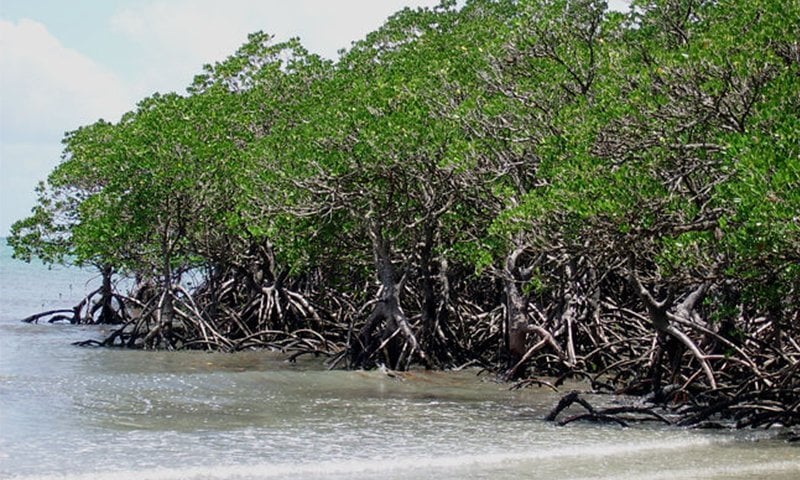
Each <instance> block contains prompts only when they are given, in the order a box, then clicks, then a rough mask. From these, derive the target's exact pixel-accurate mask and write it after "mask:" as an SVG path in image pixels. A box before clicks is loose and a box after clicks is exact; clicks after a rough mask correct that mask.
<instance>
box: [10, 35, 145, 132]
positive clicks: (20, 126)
mask: <svg viewBox="0 0 800 480" xmlns="http://www.w3.org/2000/svg"><path fill="white" fill-rule="evenodd" d="M0 39H1V41H2V44H3V48H2V49H0V72H2V73H0V84H1V88H2V95H3V98H2V105H1V106H0V122H1V123H0V124H1V125H2V127H1V129H2V133H1V134H0V135H2V137H0V138H2V140H3V141H4V142H5V141H7V140H10V139H14V141H23V140H24V141H28V142H30V141H34V140H44V139H50V140H52V138H53V136H54V135H55V136H56V138H60V136H61V134H62V133H63V131H64V130H69V129H73V128H76V127H78V126H80V125H82V124H86V123H90V122H94V121H95V120H97V119H98V118H100V117H106V118H109V119H112V120H116V117H119V115H120V114H122V113H123V112H124V111H125V110H127V109H129V108H130V107H131V106H132V105H131V100H130V99H129V98H128V96H127V94H126V91H125V88H124V86H123V84H122V82H121V81H120V80H119V79H118V78H117V77H115V76H114V75H113V74H112V73H111V72H109V71H108V70H105V69H104V68H103V67H101V66H100V65H98V64H97V63H95V62H94V61H92V60H91V59H90V58H88V57H86V56H84V55H82V54H81V53H79V52H77V51H75V50H71V49H68V48H66V47H64V46H63V45H62V44H61V43H60V42H59V41H58V39H56V38H55V37H53V36H52V35H51V34H50V32H48V30H47V28H46V27H45V26H44V25H42V24H41V23H38V22H35V21H32V20H21V21H19V22H18V23H13V22H9V21H6V20H0Z"/></svg>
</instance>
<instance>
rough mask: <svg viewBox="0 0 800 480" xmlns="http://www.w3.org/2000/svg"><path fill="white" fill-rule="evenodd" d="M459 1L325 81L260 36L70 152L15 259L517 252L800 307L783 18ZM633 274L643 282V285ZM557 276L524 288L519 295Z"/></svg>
mask: <svg viewBox="0 0 800 480" xmlns="http://www.w3.org/2000/svg"><path fill="white" fill-rule="evenodd" d="M634 7H635V8H634V10H633V13H632V14H630V15H623V14H620V13H610V12H607V11H606V5H605V2H603V1H594V0H581V1H566V0H525V1H511V0H498V1H491V0H471V1H468V2H466V4H465V5H463V6H462V7H460V8H459V7H457V5H456V3H455V2H443V3H442V4H441V5H440V6H438V7H436V8H433V9H417V10H411V9H406V10H403V11H401V12H398V13H397V14H395V15H394V16H392V17H391V18H390V19H388V20H387V22H386V23H385V24H384V25H383V26H382V27H381V28H379V29H378V30H376V31H374V32H372V33H370V34H369V35H368V36H367V37H366V38H365V39H363V40H361V41H359V42H357V43H356V44H355V45H354V46H353V47H352V48H351V49H350V50H349V51H346V52H343V55H342V57H341V59H340V60H339V61H338V62H336V63H333V62H329V61H326V60H323V59H321V58H319V57H318V56H316V55H312V54H310V53H309V52H307V51H306V50H305V49H304V48H303V47H302V46H301V45H300V43H299V41H298V40H296V39H293V40H290V41H287V42H283V43H274V39H273V37H271V36H270V35H267V34H265V33H262V32H258V33H254V34H252V35H251V36H250V37H249V38H248V41H247V43H245V44H244V45H243V46H242V47H241V48H240V49H239V50H238V51H237V52H235V53H234V54H233V55H232V56H231V57H229V58H228V59H226V60H225V61H223V62H220V63H218V64H216V65H208V66H206V67H205V69H204V71H203V73H201V74H200V75H198V76H197V77H196V78H195V81H194V83H193V84H192V85H191V86H190V87H189V89H188V91H187V94H186V95H177V94H168V95H160V94H155V95H153V96H151V97H149V98H146V99H144V100H142V101H141V102H140V103H139V104H138V105H137V107H136V109H135V110H134V111H132V112H130V113H128V114H126V115H125V116H124V117H123V118H122V119H121V120H120V121H119V122H117V123H108V122H104V121H99V122H97V123H95V124H92V125H88V126H85V127H82V128H80V129H78V130H76V131H74V132H70V133H68V134H67V135H66V136H65V139H64V146H65V147H64V160H63V162H62V163H61V164H60V165H59V166H58V167H57V168H56V169H55V170H54V171H53V172H52V173H51V175H50V176H49V177H48V179H47V182H46V183H44V184H43V185H42V186H41V187H40V189H39V190H38V192H37V193H38V194H39V200H38V203H37V205H36V207H35V208H34V210H33V212H32V215H31V216H30V217H29V218H26V219H23V220H21V221H19V222H17V223H16V224H15V225H14V227H13V231H12V236H11V238H10V239H9V242H10V244H11V245H12V246H13V247H14V250H15V254H16V255H17V256H18V257H20V258H23V259H30V258H31V257H33V256H37V257H40V258H42V259H44V260H45V261H48V262H60V261H70V260H71V261H75V262H77V263H80V264H86V263H96V264H110V265H113V266H114V267H115V268H116V269H118V270H124V271H127V272H131V273H135V274H137V275H140V276H142V277H153V276H159V275H170V273H169V272H180V271H183V270H185V269H188V268H192V267H194V266H197V265H198V264H200V263H211V264H227V265H242V264H245V263H246V262H247V252H248V251H249V250H248V249H249V248H250V247H251V246H252V245H262V244H266V243H268V244H269V245H271V246H272V247H274V248H275V250H276V251H277V252H278V258H279V259H280V262H281V265H282V267H283V268H285V269H286V270H287V271H290V272H291V273H292V274H293V275H302V274H304V273H307V272H309V271H311V270H313V269H315V268H322V269H324V270H326V271H330V272H336V271H341V272H345V271H346V272H351V271H353V270H359V271H368V270H369V268H370V267H369V265H370V264H371V262H373V261H374V257H373V251H372V247H373V245H372V244H371V240H370V239H371V238H372V237H371V235H375V234H376V231H378V232H379V234H380V235H382V236H384V237H385V238H386V239H387V240H388V241H389V243H390V244H391V248H392V250H393V252H392V254H393V255H395V256H396V258H399V259H402V262H403V264H404V265H412V264H418V263H419V262H420V258H422V256H423V252H422V249H421V247H420V245H422V244H425V242H426V239H427V240H430V239H431V238H434V239H436V240H435V243H436V245H435V251H436V253H437V255H440V256H441V257H447V258H449V259H451V260H452V261H454V262H458V263H460V264H467V265H469V266H470V267H472V268H473V269H474V270H475V271H477V272H478V274H479V275H483V274H485V273H486V272H490V271H492V268H491V267H499V266H502V265H503V262H504V259H505V257H506V256H507V255H508V254H509V252H511V251H512V250H514V249H515V248H517V247H519V246H520V245H524V246H525V247H526V248H528V249H529V251H530V252H531V253H532V254H533V256H534V257H535V256H536V255H537V254H542V255H550V256H551V257H553V256H559V255H563V254H564V253H565V252H568V253H569V254H570V255H574V256H576V257H581V258H585V259H590V261H591V262H592V264H593V265H595V266H596V267H598V268H601V267H602V268H606V269H607V270H620V269H621V267H620V266H621V265H624V264H625V263H624V262H623V260H624V259H626V258H629V257H631V256H635V257H636V258H638V259H640V260H641V261H640V262H639V265H640V266H641V268H649V269H650V270H651V271H649V272H645V273H647V274H648V275H649V276H651V277H652V278H659V279H660V280H661V281H663V282H664V283H666V284H669V285H671V286H674V287H678V288H683V287H687V286H688V285H693V284H695V283H697V282H699V281H702V280H704V279H707V278H712V277H713V278H728V279H730V280H732V281H734V280H735V281H739V280H748V281H766V280H769V282H768V283H769V285H773V286H774V288H773V287H769V288H767V287H765V288H764V289H763V290H759V289H758V288H755V289H754V290H753V291H752V292H751V294H752V297H753V299H754V300H753V301H756V302H758V301H763V303H765V304H772V303H774V302H776V301H777V298H779V297H780V296H781V295H785V294H786V292H788V291H790V290H791V289H793V288H795V289H796V288H797V285H798V267H797V265H798V263H800V259H799V258H798V251H800V226H799V225H800V221H799V220H798V215H799V214H798V212H800V147H798V145H800V119H799V118H798V113H797V112H798V111H800V100H799V99H800V81H798V79H799V78H800V62H798V48H800V47H798V43H797V38H796V34H797V28H796V27H797V25H798V24H800V21H798V19H799V17H800V8H798V6H797V3H796V2H769V1H758V2H736V1H727V0H720V1H702V2H697V1H688V0H686V1H682V0H674V1H673V0H669V1H667V0H640V1H635V2H634ZM645 266H646V267H645ZM550 278H557V275H555V276H550V277H547V276H545V275H543V276H541V277H537V279H536V280H534V281H532V282H534V283H531V284H529V287H530V288H531V289H532V290H531V291H532V292H535V291H544V290H545V289H546V288H547V285H546V283H547V282H548V281H550V280H548V279H550Z"/></svg>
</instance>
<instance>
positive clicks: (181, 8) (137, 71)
mask: <svg viewBox="0 0 800 480" xmlns="http://www.w3.org/2000/svg"><path fill="white" fill-rule="evenodd" d="M437 3H438V0H0V236H5V235H6V234H7V233H8V232H9V229H10V226H11V224H12V223H13V222H14V221H16V220H18V219H20V218H23V217H26V216H27V215H28V214H29V213H30V209H31V207H32V206H33V205H34V203H35V194H34V188H35V186H36V184H37V183H38V182H39V181H40V180H44V179H45V178H46V177H47V174H48V173H49V172H50V171H51V170H52V169H53V168H54V167H55V166H56V165H57V164H58V162H59V160H60V155H61V138H62V137H63V134H64V132H66V131H69V130H74V129H75V128H77V127H79V126H81V125H86V124H90V123H93V122H95V121H96V120H97V119H99V118H104V119H106V120H110V121H116V120H118V119H119V117H120V115H121V114H122V113H124V112H126V111H128V110H131V109H133V107H134V106H135V104H136V102H137V101H138V100H140V99H141V98H143V97H145V96H148V95H150V94H152V93H154V92H157V91H158V92H170V91H176V92H183V91H184V89H185V88H186V87H187V86H188V85H189V84H190V83H191V80H192V78H193V77H194V75H195V74H197V73H199V72H200V70H201V68H202V65H204V64H206V63H213V62H215V61H218V60H222V59H224V58H225V57H227V56H228V55H230V54H232V53H233V52H234V51H235V50H236V49H237V48H238V47H239V46H240V45H241V44H242V43H244V41H245V40H246V39H247V34H248V33H250V32H254V31H257V30H263V31H265V32H268V33H272V34H275V35H276V36H277V38H278V40H285V39H288V38H290V37H293V36H299V37H300V38H301V40H302V42H303V44H304V45H305V47H306V48H308V49H309V50H310V51H312V52H314V53H318V54H320V55H323V56H325V57H328V58H331V59H335V58H336V57H337V55H336V52H337V51H338V50H339V49H341V48H347V47H349V46H350V44H351V42H352V41H354V40H358V39H361V38H363V37H364V35H366V34H367V33H368V32H370V31H372V30H375V29H376V28H377V27H378V26H380V25H381V24H382V23H383V21H384V20H385V19H386V17H388V16H389V15H391V14H392V13H393V12H395V11H397V10H399V9H401V8H403V7H405V6H412V7H416V6H433V5H436V4H437ZM611 3H612V4H622V3H624V2H623V1H621V0H617V1H612V2H611Z"/></svg>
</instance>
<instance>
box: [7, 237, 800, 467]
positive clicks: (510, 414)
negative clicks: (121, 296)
mask: <svg viewBox="0 0 800 480" xmlns="http://www.w3.org/2000/svg"><path fill="white" fill-rule="evenodd" d="M0 251H1V252H2V255H1V256H0V478H8V479H66V480H69V479H87V480H89V479H110V480H125V479H132V480H133V479H136V480H143V479H165V480H166V479H170V480H171V479H268V478H292V479H373V478H375V479H378V478H380V479H401V478H403V479H409V478H411V479H436V480H446V479H482V478H485V479H526V478H530V479H583V478H587V479H588V478H593V479H595V478H608V479H628V478H630V479H673V478H696V479H709V478H711V479H715V478H716V479H745V478H764V477H769V478H771V479H796V478H800V448H798V446H795V445H792V444H788V443H786V442H784V441H782V440H780V439H779V438H776V437H775V435H774V433H773V432H762V431H756V432H702V431H693V430H684V429H678V428H671V427H663V426H660V425H645V426H636V427H631V428H621V427H617V426H608V425H605V426H598V425H589V424H571V425H569V426H566V427H557V426H555V425H553V424H552V423H549V422H545V421H543V420H542V417H543V416H544V415H545V414H546V412H547V411H548V410H549V409H550V408H552V407H553V405H555V403H557V401H558V399H559V398H560V396H561V395H562V394H563V393H565V392H559V393H555V392H552V391H550V390H547V389H542V388H531V389H524V390H518V391H510V390H509V389H508V386H507V385H505V384H502V383H498V382H496V381H495V380H494V378H493V377H492V376H491V375H488V374H481V375H479V372H477V371H474V370H470V371H461V372H424V371H419V372H410V373H406V374H401V375H397V376H394V377H390V376H387V375H385V374H384V373H381V372H377V371H371V372H363V371H356V372H351V371H328V370H326V369H325V368H324V366H323V365H322V362H321V360H320V359H313V358H308V359H305V360H304V361H302V362H299V363H287V362H286V361H285V359H284V357H283V356H282V355H280V354H279V353H274V352H264V351H251V352H242V353H237V354H220V353H202V352H142V351H126V350H118V349H99V348H80V347H75V346H72V345H71V343H72V342H75V341H80V340H86V339H87V338H97V339H99V338H102V337H103V335H105V334H107V333H108V331H107V329H105V328H103V327H89V326H73V325H50V324H26V323H21V322H20V319H22V318H24V317H26V316H28V315H31V314H33V313H36V312H37V311H40V310H43V309H51V308H54V307H59V308H60V307H66V308H69V307H71V306H73V305H74V304H76V303H77V302H79V301H80V299H81V298H82V296H83V295H85V294H86V293H87V292H89V291H91V289H92V288H94V287H96V286H97V284H98V282H99V278H98V277H97V276H96V275H95V274H94V273H93V272H91V271H84V270H78V269H75V268H63V267H62V268H53V269H49V268H47V267H46V266H44V265H42V264H39V263H33V264H30V265H29V264H25V263H22V262H18V261H16V260H12V259H11V258H10V250H9V249H8V247H6V246H5V242H4V241H2V245H1V246H0ZM570 388H586V386H585V385H580V384H576V385H572V386H571V387H570Z"/></svg>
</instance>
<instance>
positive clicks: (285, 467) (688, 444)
mask: <svg viewBox="0 0 800 480" xmlns="http://www.w3.org/2000/svg"><path fill="white" fill-rule="evenodd" d="M720 441H724V440H722V439H715V440H711V439H709V438H684V439H674V440H667V441H650V442H637V443H631V444H622V445H580V446H575V447H565V448H551V449H538V450H531V451H521V452H508V453H486V454H475V455H442V456H427V457H423V456H420V457H408V456H406V457H402V458H391V457H389V458H365V459H359V458H355V459H345V460H331V461H322V462H316V463H315V462H308V463H263V464H250V465H207V466H195V467H182V468H154V469H146V470H129V471H107V472H91V473H89V472H86V473H70V474H54V475H42V476H18V477H12V478H13V479H14V480H106V479H108V480H235V479H269V478H284V477H287V478H288V477H292V478H325V477H337V476H347V475H367V474H373V473H374V474H379V473H389V472H391V473H393V474H398V473H403V472H405V473H407V474H408V478H417V477H418V476H419V475H414V472H415V471H417V472H418V471H426V472H427V473H426V475H430V474H431V471H436V470H446V471H448V472H450V473H453V470H464V471H469V470H472V469H476V468H477V469H481V468H491V467H492V466H494V465H506V466H507V465H510V464H514V463H521V462H528V461H547V460H568V459H569V458H571V457H575V458H580V459H583V460H586V459H587V458H608V457H619V456H627V455H637V454H642V453H647V452H651V451H659V452H662V453H664V452H668V451H674V450H681V449H692V448H700V447H704V446H709V445H711V444H713V443H719V442H720ZM770 465H773V464H770ZM775 465H777V466H778V467H781V465H779V464H777V463H776V464H775ZM649 478H676V477H674V476H672V475H670V476H666V477H652V476H649Z"/></svg>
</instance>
